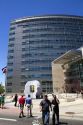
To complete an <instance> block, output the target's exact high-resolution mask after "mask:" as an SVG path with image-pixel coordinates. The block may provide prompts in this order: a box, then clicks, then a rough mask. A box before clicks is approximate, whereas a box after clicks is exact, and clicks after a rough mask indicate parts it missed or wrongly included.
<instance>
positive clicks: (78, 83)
mask: <svg viewBox="0 0 83 125" xmlns="http://www.w3.org/2000/svg"><path fill="white" fill-rule="evenodd" d="M64 75H65V85H66V91H67V92H77V91H79V92H80V90H81V89H83V59H80V60H79V61H76V62H72V63H69V64H68V68H67V69H66V72H65V73H64Z"/></svg>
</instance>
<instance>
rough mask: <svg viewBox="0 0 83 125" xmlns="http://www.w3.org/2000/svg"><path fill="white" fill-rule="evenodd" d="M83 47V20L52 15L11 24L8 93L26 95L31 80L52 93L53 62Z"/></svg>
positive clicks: (24, 19) (75, 17) (19, 20)
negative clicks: (28, 82)
mask: <svg viewBox="0 0 83 125" xmlns="http://www.w3.org/2000/svg"><path fill="white" fill-rule="evenodd" d="M82 45H83V17H78V16H66V15H64V16H62V15H49V16H38V17H28V18H22V19H17V20H14V21H12V22H11V23H10V31H9V43H8V63H7V67H8V73H7V84H6V91H7V92H10V91H11V92H12V93H16V92H23V90H24V86H25V83H26V82H27V81H28V80H39V81H40V82H41V84H42V89H43V92H48V93H50V92H52V73H51V72H52V71H51V62H52V61H53V60H54V59H55V58H57V57H59V56H60V55H62V54H63V53H65V52H67V51H68V50H71V49H76V48H79V47H80V46H82Z"/></svg>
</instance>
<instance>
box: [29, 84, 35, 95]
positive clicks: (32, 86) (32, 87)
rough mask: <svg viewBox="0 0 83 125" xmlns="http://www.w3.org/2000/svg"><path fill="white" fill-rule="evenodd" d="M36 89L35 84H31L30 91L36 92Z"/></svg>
mask: <svg viewBox="0 0 83 125" xmlns="http://www.w3.org/2000/svg"><path fill="white" fill-rule="evenodd" d="M34 91H35V86H34V85H30V92H32V93H33V92H34Z"/></svg>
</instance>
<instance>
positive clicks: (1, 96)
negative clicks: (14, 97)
mask: <svg viewBox="0 0 83 125" xmlns="http://www.w3.org/2000/svg"><path fill="white" fill-rule="evenodd" d="M1 98H2V96H1V93H0V108H1Z"/></svg>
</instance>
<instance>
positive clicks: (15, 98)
mask: <svg viewBox="0 0 83 125" xmlns="http://www.w3.org/2000/svg"><path fill="white" fill-rule="evenodd" d="M14 101H15V104H14V106H15V107H16V106H17V101H18V95H17V94H15V97H14Z"/></svg>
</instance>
